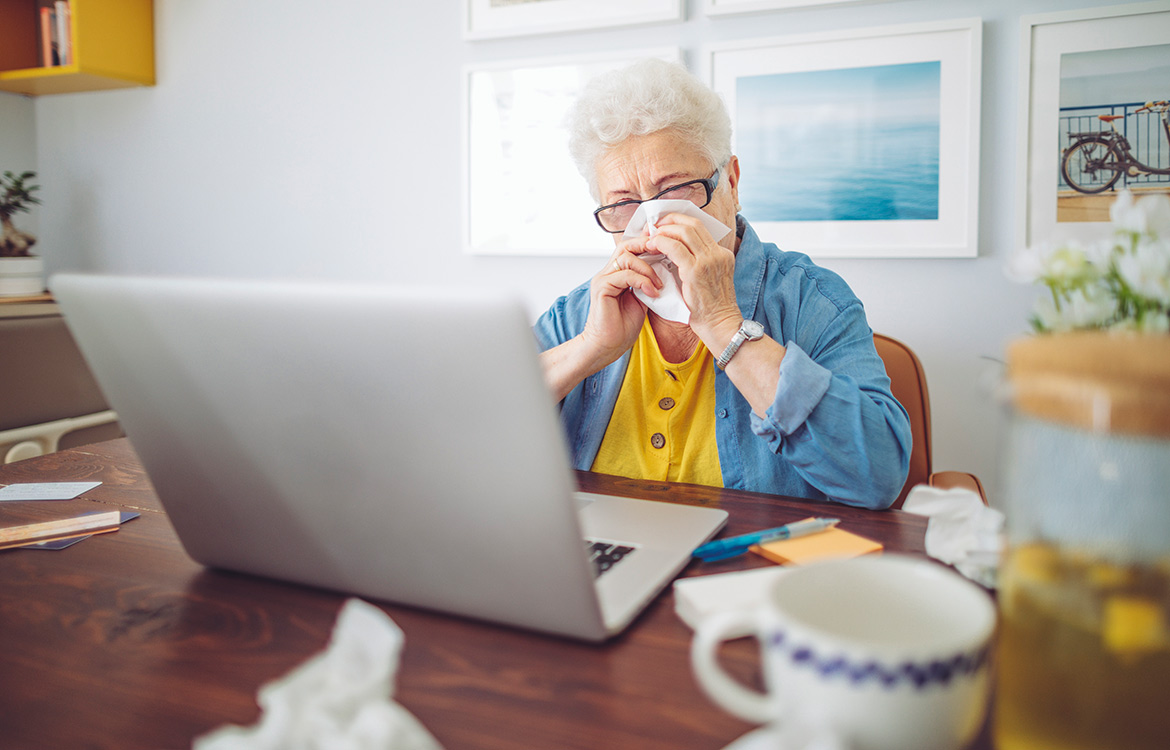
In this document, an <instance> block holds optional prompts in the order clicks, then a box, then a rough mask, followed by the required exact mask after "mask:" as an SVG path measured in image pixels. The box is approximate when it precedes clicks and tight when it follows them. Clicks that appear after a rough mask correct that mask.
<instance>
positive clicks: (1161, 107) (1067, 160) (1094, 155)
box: [1060, 100, 1170, 195]
mask: <svg viewBox="0 0 1170 750" xmlns="http://www.w3.org/2000/svg"><path fill="white" fill-rule="evenodd" d="M1168 113H1170V102H1167V101H1165V100H1163V101H1156V102H1147V103H1146V104H1144V105H1142V106H1140V107H1137V108H1135V109H1133V110H1132V111H1131V112H1129V113H1128V114H1121V115H1117V114H1108V115H1098V116H1097V119H1098V120H1100V121H1101V122H1102V123H1104V124H1106V125H1108V126H1109V127H1108V129H1102V130H1099V131H1091V132H1079V133H1069V134H1068V137H1069V139H1070V140H1071V141H1072V143H1071V144H1070V145H1069V146H1068V148H1066V149H1065V150H1064V153H1063V156H1062V158H1061V161H1060V174H1061V176H1062V177H1063V178H1064V181H1065V183H1066V184H1067V185H1068V186H1069V187H1071V188H1072V189H1073V190H1076V191H1077V192H1079V193H1085V194H1087V195H1095V194H1097V193H1103V192H1105V191H1106V190H1109V189H1110V188H1112V187H1113V186H1114V185H1116V184H1117V182H1118V180H1120V179H1121V178H1122V176H1123V175H1127V176H1128V177H1141V176H1145V175H1170V166H1166V167H1163V166H1155V165H1151V164H1146V163H1143V162H1142V161H1141V160H1140V159H1139V158H1138V157H1137V156H1136V155H1135V154H1134V151H1133V149H1132V147H1131V146H1130V142H1129V139H1128V138H1126V136H1125V134H1124V133H1123V132H1122V131H1121V130H1118V128H1117V122H1118V121H1119V120H1120V121H1122V122H1124V120H1125V118H1126V117H1130V116H1140V115H1143V114H1144V115H1147V116H1148V117H1158V116H1160V119H1161V125H1162V129H1161V135H1162V136H1164V138H1165V144H1166V152H1165V153H1170V114H1168ZM1151 130H1153V128H1152V127H1151ZM1150 141H1151V144H1153V143H1154V142H1155V141H1157V146H1158V148H1154V147H1153V145H1151V146H1150V147H1149V148H1148V149H1147V152H1148V153H1149V154H1153V155H1160V154H1162V153H1163V151H1162V149H1161V141H1162V139H1161V138H1157V137H1156V136H1154V135H1153V133H1151V134H1150Z"/></svg>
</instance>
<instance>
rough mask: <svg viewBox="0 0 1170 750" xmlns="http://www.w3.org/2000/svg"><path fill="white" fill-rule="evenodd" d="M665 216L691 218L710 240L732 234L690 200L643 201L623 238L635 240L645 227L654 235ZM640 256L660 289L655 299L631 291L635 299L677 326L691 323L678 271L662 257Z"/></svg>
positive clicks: (729, 228) (640, 292) (729, 229)
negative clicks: (651, 269) (656, 279)
mask: <svg viewBox="0 0 1170 750" xmlns="http://www.w3.org/2000/svg"><path fill="white" fill-rule="evenodd" d="M666 214H686V215H687V216H694V217H695V218H696V219H699V220H700V221H701V222H703V226H704V227H706V229H707V231H708V232H710V233H711V237H713V238H714V239H715V241H716V242H718V241H719V240H721V239H723V238H724V237H726V236H727V234H728V233H729V232H730V231H731V227H729V226H727V225H726V224H724V223H723V222H721V221H719V220H718V219H716V218H715V217H713V216H711V215H710V214H707V213H704V212H703V209H701V208H699V207H698V206H696V205H695V204H694V203H691V202H690V201H683V200H663V199H659V200H653V201H646V202H645V203H643V204H642V205H640V206H638V210H637V211H635V212H634V215H633V216H632V217H630V223H629V224H627V225H626V231H625V232H624V233H623V234H622V237H625V238H632V237H637V236H639V235H641V234H642V230H643V229H645V228H646V226H647V225H649V226H650V229H649V232H650V234H651V236H653V235H654V234H656V233H657V231H658V221H659V219H661V218H662V217H663V216H665V215H666ZM642 257H643V259H644V260H646V261H647V262H648V263H649V264H650V267H651V268H653V269H654V273H656V274H658V278H659V279H661V280H662V285H663V286H662V289H660V290H659V291H658V296H657V297H648V296H646V294H644V293H643V292H642V291H641V290H640V289H635V290H634V296H636V297H637V298H638V299H640V300H642V302H643V304H645V305H646V307H649V308H650V309H651V310H653V311H654V312H656V313H658V314H659V315H661V316H662V317H664V318H666V319H667V320H673V321H675V322H677V323H690V322H691V311H690V310H689V309H688V308H687V305H686V303H685V302H683V298H682V282H681V281H679V278H678V269H677V268H676V267H675V265H674V263H672V262H671V261H670V259H669V258H667V257H666V256H665V255H658V254H651V255H646V256H642Z"/></svg>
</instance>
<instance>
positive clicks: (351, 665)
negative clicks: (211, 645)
mask: <svg viewBox="0 0 1170 750" xmlns="http://www.w3.org/2000/svg"><path fill="white" fill-rule="evenodd" d="M402 640H403V636H402V631H401V630H400V629H399V628H398V626H397V625H396V624H394V621H393V620H391V619H390V617H389V616H387V615H386V613H385V612H383V611H382V610H380V609H378V608H377V607H375V606H373V605H371V604H367V603H366V602H363V601H361V600H359V599H350V600H349V601H347V602H346V603H345V605H344V606H343V607H342V609H341V613H340V614H339V615H338V617H337V623H336V624H335V625H334V627H333V636H332V637H331V639H330V641H329V645H328V646H327V647H326V649H325V651H324V652H322V653H320V654H318V655H316V656H314V657H312V658H311V659H309V660H308V661H306V662H305V663H304V664H302V665H301V666H299V667H297V668H295V669H293V670H292V671H291V672H289V673H288V674H287V675H285V676H284V677H282V678H280V679H278V680H275V681H273V682H270V683H268V684H266V685H263V686H261V688H260V692H259V695H258V697H257V702H258V703H259V704H260V708H261V714H260V719H259V721H257V723H256V724H254V725H253V726H251V727H238V726H225V727H221V728H220V729H217V730H215V731H213V732H211V733H210V734H207V735H204V736H203V737H199V738H197V739H196V740H195V742H194V744H193V745H192V749H193V750H391V749H393V750H442V748H441V746H440V745H439V743H438V742H436V741H435V739H434V737H432V736H431V734H430V733H429V732H428V731H427V730H426V729H425V728H424V727H423V725H422V724H420V723H419V721H418V719H416V718H414V716H413V715H412V714H411V713H410V712H409V711H407V710H406V709H405V708H403V707H402V706H401V705H400V704H398V703H396V702H395V701H393V700H391V697H390V696H391V695H392V693H393V691H394V675H395V673H396V672H397V671H398V654H399V651H400V650H401V649H402Z"/></svg>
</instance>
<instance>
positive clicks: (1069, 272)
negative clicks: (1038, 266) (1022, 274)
mask: <svg viewBox="0 0 1170 750" xmlns="http://www.w3.org/2000/svg"><path fill="white" fill-rule="evenodd" d="M1101 271H1102V269H1101V268H1098V267H1097V266H1095V265H1094V264H1093V263H1092V262H1090V260H1089V253H1088V252H1086V250H1085V248H1084V247H1083V246H1082V245H1081V244H1080V243H1078V242H1069V243H1068V244H1066V245H1062V246H1060V247H1058V248H1056V250H1054V251H1053V252H1051V253H1050V254H1049V255H1048V257H1047V258H1045V259H1044V273H1043V274H1042V276H1041V277H1042V278H1043V279H1046V280H1050V281H1055V282H1058V283H1061V284H1065V285H1075V284H1078V283H1081V282H1084V281H1088V280H1091V279H1094V278H1098V277H1100V276H1101Z"/></svg>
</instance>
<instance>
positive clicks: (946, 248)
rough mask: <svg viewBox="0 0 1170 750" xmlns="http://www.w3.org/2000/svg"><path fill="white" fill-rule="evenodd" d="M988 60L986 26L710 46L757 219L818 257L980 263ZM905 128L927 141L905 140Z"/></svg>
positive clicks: (747, 211) (961, 24) (767, 235)
mask: <svg viewBox="0 0 1170 750" xmlns="http://www.w3.org/2000/svg"><path fill="white" fill-rule="evenodd" d="M981 59H982V22H981V20H980V19H978V18H968V19H958V20H953V21H944V22H929V23H920V24H910V25H901V26H888V27H879V28H870V29H853V30H849V31H839V32H826V33H817V34H808V35H800V36H787V37H777V38H772V39H759V40H751V41H740V42H734V43H727V44H720V45H713V46H710V47H707V48H706V49H705V51H704V54H703V60H704V64H705V66H706V68H707V75H708V78H709V80H710V82H711V85H712V86H713V88H714V89H715V91H717V92H718V93H719V94H720V95H721V96H723V98H724V101H725V102H726V103H727V106H728V109H729V111H730V112H731V117H732V123H733V139H734V143H733V148H734V150H735V152H736V153H737V155H738V156H739V157H740V163H741V169H742V176H741V181H740V201H741V203H742V204H743V206H744V215H745V217H746V218H747V219H748V221H750V222H751V223H752V226H753V227H754V228H755V229H756V231H757V233H758V234H759V235H760V237H761V238H762V239H764V240H765V241H768V242H774V243H776V244H777V245H779V246H780V247H782V248H785V249H791V250H799V251H800V252H804V253H807V254H808V255H810V256H813V257H825V258H830V257H838V258H879V257H881V258H896V257H906V258H931V257H940V258H942V257H950V258H960V257H974V256H976V255H977V254H978V206H979V116H980V81H981ZM760 82H763V83H765V84H766V85H768V86H771V87H772V88H770V89H761V88H759V86H758V85H757V84H758V83H760ZM837 87H840V88H837ZM740 90H742V91H743V92H744V101H743V102H741V101H739V99H738V93H737V92H738V91H740ZM753 91H755V92H757V93H751V92H753ZM759 91H765V92H770V93H769V94H767V95H765V94H760V93H758V92H759ZM802 92H803V93H802ZM856 92H861V93H856ZM910 118H914V119H913V121H912V122H911V121H910ZM900 119H901V120H902V121H904V122H905V123H908V124H905V127H906V128H911V127H912V128H914V129H916V132H917V131H920V132H922V133H924V134H925V135H926V136H927V137H926V139H925V140H923V139H922V138H918V139H914V138H909V137H907V136H906V135H905V133H907V132H910V131H909V130H904V129H903V130H901V131H898V132H897V133H896V132H895V125H898V122H899V120H900ZM898 127H899V128H902V127H903V126H902V125H898ZM764 128H767V130H764ZM899 133H901V134H899ZM895 136H896V137H895ZM818 139H820V141H823V142H826V143H827V142H829V140H828V139H835V140H832V141H831V142H832V144H833V146H834V147H835V148H832V149H827V148H817V147H815V146H814V145H811V144H817V143H818ZM923 144H925V145H923ZM899 149H901V150H902V156H899V154H898V150H899ZM839 152H840V153H846V154H848V156H847V157H842V156H840V153H839ZM843 159H844V160H843ZM883 160H889V161H890V162H891V163H892V164H893V165H894V167H896V168H898V170H899V171H902V167H909V169H908V170H906V171H907V172H908V174H906V175H904V176H903V175H895V173H894V172H893V171H890V169H889V168H888V167H885V170H886V171H885V172H883ZM788 180H791V181H792V185H791V186H788V185H787V183H786V181H788ZM877 196H884V197H882V198H881V199H880V200H879V199H878V197H877ZM753 206H754V207H755V213H756V214H757V215H756V216H755V217H754V218H753V215H752V213H753V208H752V207H753Z"/></svg>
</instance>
